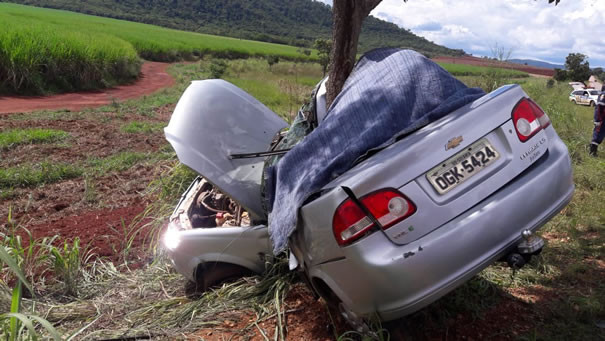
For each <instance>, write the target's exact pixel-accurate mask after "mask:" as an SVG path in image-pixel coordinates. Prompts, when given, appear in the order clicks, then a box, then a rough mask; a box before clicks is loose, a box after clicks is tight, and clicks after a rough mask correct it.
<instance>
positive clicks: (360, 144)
mask: <svg viewBox="0 0 605 341" xmlns="http://www.w3.org/2000/svg"><path fill="white" fill-rule="evenodd" d="M482 95H484V92H483V91H482V90H481V89H478V88H468V87H467V86H465V85H464V84H463V83H462V82H460V81H459V80H457V79H456V78H454V77H453V76H452V75H450V74H449V73H448V72H447V71H445V70H444V69H443V68H441V67H440V66H439V65H437V64H436V63H434V62H432V61H431V60H429V59H427V58H426V57H424V56H422V55H421V54H418V53H416V52H414V51H410V50H399V49H378V50H374V51H371V52H369V53H367V54H365V55H364V56H363V57H362V58H361V59H360V60H359V62H358V63H357V64H356V66H355V68H354V70H353V72H352V73H351V75H350V76H349V77H348V79H347V81H346V83H345V85H344V87H343V89H342V91H341V93H340V94H339V95H338V96H337V97H336V99H335V100H334V103H332V105H331V107H330V108H329V111H328V114H327V117H326V118H325V120H324V121H323V122H322V123H321V124H320V125H319V126H318V127H317V128H316V129H315V130H314V131H313V132H311V133H310V134H309V135H307V136H306V137H305V138H304V139H303V140H302V141H301V142H300V143H298V144H297V145H296V146H295V147H294V148H292V150H290V151H289V152H288V153H287V154H286V155H285V156H284V157H283V158H282V159H281V160H280V161H279V162H278V163H277V164H276V165H275V166H273V167H270V168H269V169H268V170H267V172H266V177H267V180H266V181H267V182H268V186H267V188H268V189H269V190H270V191H271V190H273V191H274V192H272V193H271V192H270V193H267V196H268V199H269V203H270V205H269V206H270V207H272V209H271V212H270V213H269V234H270V236H271V240H272V243H273V252H274V253H275V254H277V253H278V252H280V251H283V250H284V249H286V247H287V246H288V237H289V236H290V234H291V233H292V232H293V231H294V230H295V228H296V224H297V217H298V209H299V208H300V206H301V205H302V203H303V202H304V200H305V199H306V198H307V197H308V196H309V195H310V194H312V193H314V192H316V191H318V190H320V189H321V188H322V187H323V186H325V185H327V184H328V183H329V182H330V181H331V180H333V179H334V178H336V177H338V176H339V175H341V174H343V173H344V172H346V171H347V170H349V169H350V168H351V166H352V165H353V164H354V162H355V160H356V159H357V158H359V157H360V156H362V155H364V154H365V153H366V152H367V151H369V150H370V149H374V148H379V147H383V146H386V145H389V144H391V143H393V142H395V140H396V138H397V137H398V136H401V135H403V134H408V133H410V132H412V131H414V130H416V129H418V128H420V127H422V126H425V125H427V124H428V123H430V122H432V121H435V120H437V119H439V118H441V117H443V116H445V115H447V114H448V113H450V112H452V111H454V110H456V109H458V108H460V107H462V106H464V105H466V104H468V103H470V102H472V101H474V100H476V99H477V98H479V97H481V96H482ZM326 228H330V227H328V226H326Z"/></svg>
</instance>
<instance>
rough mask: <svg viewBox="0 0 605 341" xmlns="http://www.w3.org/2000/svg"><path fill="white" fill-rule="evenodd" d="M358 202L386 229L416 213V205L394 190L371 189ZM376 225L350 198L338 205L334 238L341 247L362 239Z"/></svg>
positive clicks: (333, 223)
mask: <svg viewBox="0 0 605 341" xmlns="http://www.w3.org/2000/svg"><path fill="white" fill-rule="evenodd" d="M359 202H360V203H361V204H362V205H363V206H365V208H367V210H368V211H369V213H371V214H372V215H373V216H374V218H376V219H377V220H378V222H379V223H380V225H382V228H383V229H385V230H386V229H388V228H389V227H391V226H393V225H395V224H397V223H398V222H400V221H402V220H403V219H405V218H407V217H409V216H411V215H412V214H414V212H416V205H414V203H413V202H412V201H411V200H409V199H408V198H406V197H405V196H404V195H403V194H401V193H399V191H397V190H395V189H382V190H379V191H376V192H372V193H370V194H368V195H365V196H363V197H361V198H360V199H359ZM375 227H376V226H375V224H374V223H373V219H372V218H371V217H368V216H367V215H366V214H365V213H364V211H363V209H362V208H361V207H359V205H358V204H356V203H355V201H353V200H352V199H351V198H349V199H347V200H345V201H344V202H343V203H342V204H340V206H338V208H337V209H336V213H334V219H333V221H332V230H333V232H334V237H335V238H336V241H337V242H338V244H339V245H341V246H344V245H348V244H350V243H352V242H353V241H355V240H357V239H359V238H361V237H362V236H364V235H365V234H366V233H368V232H370V231H372V230H373V229H374V228H375Z"/></svg>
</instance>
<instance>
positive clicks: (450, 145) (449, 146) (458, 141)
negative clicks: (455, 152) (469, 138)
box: [445, 136, 464, 150]
mask: <svg viewBox="0 0 605 341" xmlns="http://www.w3.org/2000/svg"><path fill="white" fill-rule="evenodd" d="M462 141H464V139H463V138H462V136H458V137H454V138H451V139H450V140H449V141H447V144H446V145H445V150H450V149H452V148H456V147H458V145H460V144H461V143H462Z"/></svg>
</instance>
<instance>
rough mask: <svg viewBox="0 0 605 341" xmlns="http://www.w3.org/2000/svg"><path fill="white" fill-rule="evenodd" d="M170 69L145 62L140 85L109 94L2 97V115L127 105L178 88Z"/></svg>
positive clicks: (126, 87) (84, 93)
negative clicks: (141, 98) (125, 101)
mask: <svg viewBox="0 0 605 341" xmlns="http://www.w3.org/2000/svg"><path fill="white" fill-rule="evenodd" d="M169 65H170V64H168V63H158V62H145V63H144V64H143V67H142V68H141V77H140V78H139V79H138V80H137V81H136V82H134V83H133V84H128V85H122V86H118V87H115V88H111V89H106V90H100V91H88V92H76V93H67V94H60V95H52V96H42V97H31V96H11V97H8V96H7V97H2V96H0V114H8V113H18V112H30V111H36V110H57V109H69V110H71V111H78V110H82V109H84V108H94V107H100V106H103V105H107V104H109V103H111V102H112V101H113V100H120V101H123V100H127V99H131V98H136V97H140V96H143V95H148V94H151V93H153V92H156V91H158V90H160V89H163V88H166V87H169V86H172V85H173V84H174V79H173V78H172V76H170V75H169V74H168V73H167V72H166V69H167V68H168V66H169Z"/></svg>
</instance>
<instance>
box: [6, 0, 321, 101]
mask: <svg viewBox="0 0 605 341" xmlns="http://www.w3.org/2000/svg"><path fill="white" fill-rule="evenodd" d="M0 22H1V23H2V25H1V27H0V93H25V94H43V93H48V92H63V91H72V90H79V89H95V88H103V87H108V86H112V85H115V84H117V83H124V82H127V81H129V80H133V79H135V78H136V77H137V75H138V73H139V70H140V59H139V57H141V58H143V59H148V60H154V61H176V60H182V59H194V58H198V57H201V56H203V55H206V54H211V55H214V56H220V57H226V58H245V57H249V56H267V55H277V56H280V57H282V58H285V59H299V60H304V59H309V58H310V57H308V56H305V55H304V54H301V53H300V52H299V51H298V50H297V48H296V47H292V46H286V45H279V44H271V43H264V42H257V41H250V40H242V39H234V38H226V37H219V36H212V35H206V34H198V33H193V32H185V31H177V30H171V29H166V28H161V27H158V26H152V25H146V24H140V23H134V22H128V21H122V20H115V19H108V18H101V17H95V16H89V15H83V14H78V13H72V12H67V11H59V10H51V9H43V8H37V7H30V6H22V5H16V4H8V3H0ZM137 55H138V56H137Z"/></svg>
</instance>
